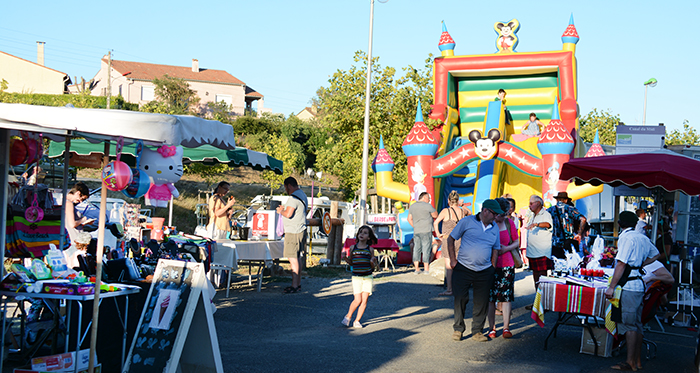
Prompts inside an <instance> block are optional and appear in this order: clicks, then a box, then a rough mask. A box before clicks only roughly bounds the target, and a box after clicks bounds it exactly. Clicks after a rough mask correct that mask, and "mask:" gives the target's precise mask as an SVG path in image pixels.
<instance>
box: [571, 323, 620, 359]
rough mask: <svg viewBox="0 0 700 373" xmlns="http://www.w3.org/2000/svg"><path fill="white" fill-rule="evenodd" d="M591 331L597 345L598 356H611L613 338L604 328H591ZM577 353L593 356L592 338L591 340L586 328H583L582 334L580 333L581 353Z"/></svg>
mask: <svg viewBox="0 0 700 373" xmlns="http://www.w3.org/2000/svg"><path fill="white" fill-rule="evenodd" d="M592 329H593V335H594V336H595V340H596V342H597V343H598V356H602V357H610V356H612V346H613V337H612V336H611V335H610V333H608V331H607V330H605V328H596V327H592ZM579 352H580V353H582V354H589V355H595V347H594V345H593V338H591V334H590V333H589V332H588V328H583V332H582V333H581V351H579Z"/></svg>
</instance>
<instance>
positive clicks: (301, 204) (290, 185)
mask: <svg viewBox="0 0 700 373" xmlns="http://www.w3.org/2000/svg"><path fill="white" fill-rule="evenodd" d="M284 190H285V192H287V194H288V195H289V198H287V202H286V203H285V204H284V206H278V207H277V213H278V214H280V215H282V224H283V225H284V256H285V257H286V258H287V259H288V260H289V265H290V266H291V267H292V286H288V287H286V288H285V289H284V292H285V293H296V292H298V291H299V290H301V273H300V271H301V269H300V263H299V260H300V257H301V254H302V252H303V250H304V248H305V247H306V204H307V202H308V200H307V197H306V194H304V192H302V191H301V189H300V188H299V184H298V183H297V180H296V179H295V178H293V177H291V176H290V177H288V178H286V179H284Z"/></svg>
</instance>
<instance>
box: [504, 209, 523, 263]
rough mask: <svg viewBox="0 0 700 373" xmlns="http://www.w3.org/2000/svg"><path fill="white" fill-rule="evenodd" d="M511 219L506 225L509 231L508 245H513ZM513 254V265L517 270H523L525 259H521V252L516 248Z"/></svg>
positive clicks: (512, 251)
mask: <svg viewBox="0 0 700 373" xmlns="http://www.w3.org/2000/svg"><path fill="white" fill-rule="evenodd" d="M510 224H511V222H510V219H508V223H507V224H506V228H507V229H508V245H510V244H512V243H513V236H512V234H511V233H510ZM510 253H511V254H513V263H514V265H513V266H514V267H515V268H522V267H523V258H521V257H520V250H519V249H518V248H516V249H515V250H511V251H510Z"/></svg>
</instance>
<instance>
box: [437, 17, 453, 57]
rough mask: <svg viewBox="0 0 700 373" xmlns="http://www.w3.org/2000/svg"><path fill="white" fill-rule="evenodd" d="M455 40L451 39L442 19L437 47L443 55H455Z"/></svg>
mask: <svg viewBox="0 0 700 373" xmlns="http://www.w3.org/2000/svg"><path fill="white" fill-rule="evenodd" d="M455 45H456V44H455V41H454V40H452V36H450V34H449V33H448V32H447V26H445V21H442V34H440V43H438V48H439V49H440V53H442V56H443V57H448V56H454V55H455Z"/></svg>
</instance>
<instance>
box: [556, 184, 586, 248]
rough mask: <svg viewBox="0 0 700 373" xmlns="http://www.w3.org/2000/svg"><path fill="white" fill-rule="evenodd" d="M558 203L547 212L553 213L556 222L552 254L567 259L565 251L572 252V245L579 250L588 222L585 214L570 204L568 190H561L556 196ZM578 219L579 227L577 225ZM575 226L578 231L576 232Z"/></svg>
mask: <svg viewBox="0 0 700 373" xmlns="http://www.w3.org/2000/svg"><path fill="white" fill-rule="evenodd" d="M554 199H556V200H557V204H556V205H554V206H552V207H550V208H548V209H547V212H549V214H550V215H552V222H553V223H554V226H553V231H552V255H554V256H555V257H557V258H561V259H565V258H566V256H565V253H566V252H571V250H572V249H571V247H572V246H573V247H574V251H578V250H579V248H578V243H579V240H580V239H581V233H582V230H583V226H584V225H585V223H586V217H585V216H583V214H581V213H580V212H578V210H576V208H575V207H573V206H569V205H568V204H567V202H568V201H569V195H568V194H567V193H566V192H559V194H557V195H556V197H554ZM576 221H578V223H579V224H578V227H575V224H576ZM575 228H578V229H576V232H574V230H575Z"/></svg>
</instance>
